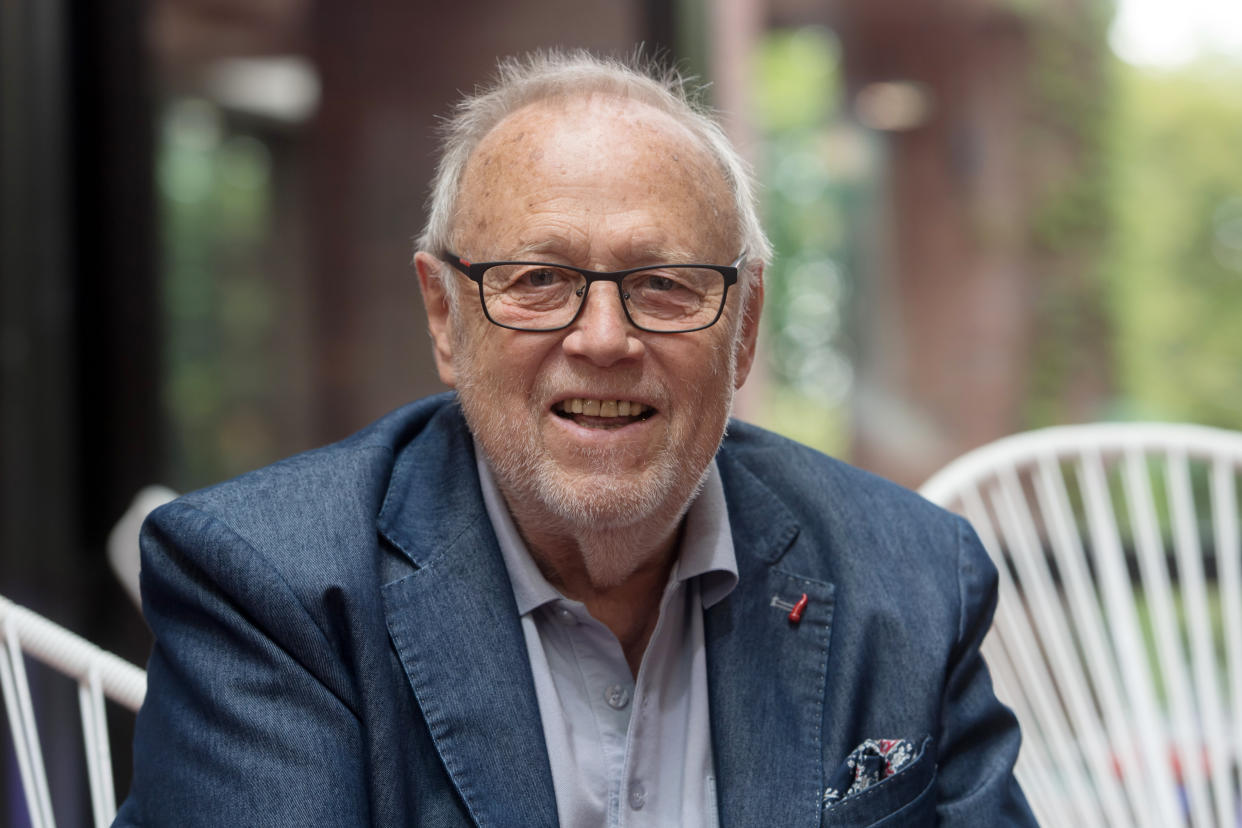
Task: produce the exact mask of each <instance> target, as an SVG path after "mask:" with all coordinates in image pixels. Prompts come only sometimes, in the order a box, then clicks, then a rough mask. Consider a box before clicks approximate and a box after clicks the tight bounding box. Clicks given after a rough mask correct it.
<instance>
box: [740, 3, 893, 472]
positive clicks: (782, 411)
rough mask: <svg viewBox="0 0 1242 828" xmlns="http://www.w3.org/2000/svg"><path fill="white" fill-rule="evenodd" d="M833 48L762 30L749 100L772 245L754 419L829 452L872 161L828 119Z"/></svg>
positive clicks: (818, 38)
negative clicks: (762, 381)
mask: <svg viewBox="0 0 1242 828" xmlns="http://www.w3.org/2000/svg"><path fill="white" fill-rule="evenodd" d="M838 51H839V50H838V44H837V41H836V38H835V36H834V35H833V34H832V33H831V32H830V31H828V30H827V29H824V28H820V27H804V28H799V29H791V30H776V31H772V32H769V33H768V34H767V35H766V36H765V37H764V38H763V40H762V41H761V42H760V46H759V49H758V51H757V53H756V57H755V66H754V74H753V79H754V84H755V86H754V89H753V94H752V95H751V98H752V100H754V101H755V107H756V109H755V112H754V113H753V118H754V122H755V125H756V127H757V128H758V130H759V132H760V134H761V136H762V139H763V140H762V150H761V156H760V158H759V159H758V173H759V178H760V180H761V181H762V184H763V186H762V189H761V193H760V195H761V199H762V202H763V210H764V222H765V227H766V229H767V231H768V233H769V235H770V236H771V239H772V243H773V245H774V246H775V248H776V250H777V256H776V260H775V261H774V262H773V263H772V266H771V267H770V268H769V269H768V272H767V274H766V279H765V306H764V317H765V319H764V327H763V331H764V337H765V340H764V344H765V354H766V359H767V366H766V367H767V377H768V382H769V388H768V390H767V393H766V394H765V399H764V400H763V403H762V406H763V407H762V409H761V410H760V411H759V412H758V417H757V419H758V420H759V421H760V422H761V423H762V424H764V425H766V426H767V427H769V428H772V429H775V430H776V431H779V432H781V433H783V434H786V435H788V436H790V437H793V438H794V439H796V440H799V441H801V442H803V443H806V444H808V445H811V446H814V447H816V448H818V449H820V450H822V451H826V452H828V453H833V454H842V453H844V451H845V448H846V444H847V441H848V433H849V432H848V426H849V421H848V407H847V405H846V400H847V397H848V394H849V392H850V390H851V387H852V381H853V374H852V368H851V362H850V359H849V357H848V356H847V355H848V353H849V350H850V340H851V332H850V329H849V325H848V320H850V319H851V318H852V316H853V315H852V314H851V313H850V312H849V310H848V309H849V306H850V300H851V296H852V295H853V292H854V291H853V284H854V278H855V276H854V272H855V271H854V268H853V263H854V259H855V258H856V247H855V245H856V242H855V239H857V237H858V235H859V234H858V233H857V232H856V230H857V228H858V224H859V222H860V221H861V216H862V214H863V213H864V212H865V210H864V209H863V204H864V203H865V201H866V200H867V199H868V198H869V195H870V189H869V185H870V182H872V181H873V180H874V164H875V161H874V158H873V149H872V147H871V145H870V144H869V143H868V141H867V139H866V137H865V136H864V135H863V134H862V133H861V131H859V130H858V129H857V128H856V127H853V126H850V125H848V124H845V123H844V122H843V121H842V120H841V119H839V118H837V114H838V113H837V108H838V106H839V103H840V99H841V90H840V84H841V80H840V76H839V63H840V58H839V54H838Z"/></svg>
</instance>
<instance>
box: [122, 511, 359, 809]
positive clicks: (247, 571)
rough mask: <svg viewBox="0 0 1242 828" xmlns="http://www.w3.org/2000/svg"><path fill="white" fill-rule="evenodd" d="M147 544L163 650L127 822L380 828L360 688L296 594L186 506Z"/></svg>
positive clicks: (148, 593)
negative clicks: (370, 792)
mask: <svg viewBox="0 0 1242 828" xmlns="http://www.w3.org/2000/svg"><path fill="white" fill-rule="evenodd" d="M141 546H142V588H143V610H144V613H145V615H146V618H147V623H148V624H149V625H150V627H151V630H152V632H153V633H154V635H155V644H154V648H153V650H152V653H151V657H150V661H149V664H148V673H147V676H148V679H147V680H148V685H147V695H146V699H145V701H144V702H143V705H142V709H141V710H140V711H139V714H138V720H137V725H136V731H135V738H134V779H133V785H132V788H131V791H130V795H129V797H128V799H127V800H126V801H125V803H124V804H123V806H122V808H121V810H120V813H119V814H118V817H117V821H116V823H115V824H117V825H184V826H194V825H204V826H207V825H211V826H216V825H265V826H276V825H290V826H293V825H297V826H304V825H363V824H367V823H369V822H370V817H371V815H370V813H369V810H368V809H369V805H368V800H367V796H366V781H365V768H364V767H363V762H362V757H363V755H364V747H363V744H362V741H363V736H362V728H361V727H360V724H359V719H358V716H357V715H356V712H355V711H356V704H355V703H354V699H353V698H352V694H353V690H352V685H351V683H350V681H349V679H348V677H347V674H346V671H345V670H344V669H343V668H342V666H341V664H340V663H339V659H338V658H336V657H335V656H334V655H333V648H332V647H330V646H329V642H328V640H327V638H326V636H325V635H324V632H323V630H321V629H320V628H319V627H318V626H317V625H316V624H315V623H314V621H313V620H312V618H311V616H310V614H309V613H308V612H307V610H306V608H305V607H304V606H303V604H302V603H301V602H300V601H299V600H298V597H297V595H296V594H295V591H294V590H293V589H292V588H291V587H290V585H289V584H288V583H287V582H286V581H285V579H284V578H282V577H281V575H280V574H279V572H278V571H277V570H276V569H275V568H273V567H272V566H271V565H270V564H269V563H268V562H266V561H265V560H264V559H263V557H262V556H261V555H260V554H258V553H257V552H256V551H255V549H254V548H252V546H251V544H250V543H248V542H247V541H246V540H245V539H243V538H242V537H240V536H239V535H238V534H236V533H235V532H234V531H233V530H231V529H230V528H229V527H228V526H226V525H225V524H224V523H223V522H222V521H221V520H219V519H217V518H215V517H212V516H211V515H209V514H207V513H205V512H203V511H200V510H199V509H197V508H195V507H194V506H193V505H189V504H187V503H186V502H184V501H177V502H174V503H172V504H169V505H168V506H165V507H163V508H162V509H160V510H158V511H157V512H156V513H155V514H153V515H152V517H151V518H150V519H149V520H148V521H147V524H146V526H145V527H144V529H143V536H142V541H141Z"/></svg>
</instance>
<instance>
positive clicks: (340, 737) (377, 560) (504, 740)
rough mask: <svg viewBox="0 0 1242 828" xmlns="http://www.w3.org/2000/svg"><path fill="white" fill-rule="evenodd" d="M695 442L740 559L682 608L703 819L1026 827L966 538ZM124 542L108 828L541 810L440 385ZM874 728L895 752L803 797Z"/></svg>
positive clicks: (523, 689) (509, 635)
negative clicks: (122, 732) (707, 739)
mask: <svg viewBox="0 0 1242 828" xmlns="http://www.w3.org/2000/svg"><path fill="white" fill-rule="evenodd" d="M717 459H718V463H719V467H720V473H721V476H722V478H723V481H724V488H725V494H726V498H727V501H728V506H729V519H730V524H731V527H732V531H733V542H734V546H735V548H736V552H737V564H738V569H739V576H740V581H739V583H738V586H737V588H736V589H735V590H734V592H733V593H732V594H731V595H730V596H729V597H728V598H727V599H726V600H724V601H722V602H721V603H719V604H717V605H716V606H714V607H713V608H712V609H711V610H710V611H709V612H708V613H707V615H706V636H707V667H708V673H709V685H710V698H711V721H712V745H713V751H714V755H715V763H716V778H717V791H718V799H719V802H718V806H719V817H720V822H721V825H723V826H769V825H772V826H816V825H825V826H862V825H902V826H906V825H932V824H936V823H937V822H939V823H943V824H946V825H979V826H998V825H1010V824H1033V822H1034V821H1033V819H1032V818H1031V816H1030V813H1029V811H1028V809H1027V806H1026V802H1025V800H1024V799H1023V796H1022V793H1021V791H1020V790H1019V788H1018V785H1017V783H1016V782H1015V781H1014V779H1013V776H1012V766H1013V762H1014V759H1015V757H1016V755H1017V752H1018V741H1019V736H1018V729H1017V725H1016V723H1015V721H1014V719H1013V717H1012V715H1011V714H1010V712H1009V711H1008V710H1007V709H1006V708H1004V707H1003V706H1002V705H1001V704H1000V703H998V702H997V700H996V698H995V696H994V695H993V693H992V686H991V681H990V679H989V677H988V673H987V669H986V668H985V666H984V663H983V660H982V659H981V657H980V655H979V649H978V648H979V642H980V640H981V639H982V637H983V635H984V633H985V632H986V631H987V628H988V624H989V622H990V618H991V613H992V608H993V605H994V601H995V580H996V574H995V570H994V568H993V567H992V565H991V563H990V562H989V561H988V559H987V557H986V555H985V553H984V552H983V550H982V549H981V548H980V546H979V543H978V541H977V540H976V539H975V536H974V534H973V533H972V532H971V530H970V529H969V528H968V526H967V525H966V524H965V523H964V522H963V521H961V520H960V519H958V518H955V517H953V516H951V515H949V514H947V513H945V512H942V511H940V510H939V509H937V508H935V507H933V506H931V505H930V504H928V503H927V502H925V501H923V500H922V499H920V498H919V497H917V496H916V495H914V494H912V493H910V492H908V491H906V490H904V489H901V488H899V487H897V486H894V485H892V484H890V483H887V482H884V481H882V480H880V479H878V478H875V477H872V476H870V475H867V474H865V473H863V472H860V471H858V470H855V469H852V468H850V467H848V466H846V465H844V464H842V463H839V462H837V461H834V460H832V459H830V458H827V457H824V456H823V455H821V454H818V453H816V452H813V451H811V450H810V449H807V448H804V447H802V446H799V445H797V444H795V443H792V442H789V441H787V440H784V439H782V438H779V437H777V436H774V435H772V434H769V433H767V432H764V431H762V430H760V429H757V428H754V427H752V426H747V425H744V424H741V423H736V422H735V423H732V424H731V425H730V429H729V434H728V437H727V438H726V439H725V441H724V444H723V446H722V447H721V449H720V452H719V454H718V458H717ZM142 552H143V557H142V586H143V594H144V612H145V614H146V617H147V619H148V623H149V624H150V626H151V629H152V631H153V632H154V634H155V645H154V648H153V651H152V653H151V658H150V662H149V664H148V670H149V673H148V681H149V689H148V693H147V698H146V702H145V704H144V705H143V707H142V710H141V712H140V713H139V715H138V722H137V733H136V736H135V744H134V752H135V760H134V781H133V787H132V790H131V791H130V795H129V797H128V799H127V801H126V802H125V803H124V804H123V806H122V808H121V812H120V814H119V816H118V818H117V824H120V825H178V826H184V825H198V824H201V825H213V826H215V825H290V826H294V825H296V826H307V825H317V826H329V825H331V826H355V825H366V824H374V825H427V826H468V825H479V826H527V825H529V826H551V825H556V802H555V797H554V794H553V789H552V779H551V774H550V771H549V768H548V759H547V752H546V748H545V746H544V741H543V733H542V728H541V725H540V720H539V711H538V706H537V702H536V699H535V693H534V689H533V685H532V682H531V677H530V668H529V665H528V663H527V658H526V648H525V646H524V644H523V638H522V631H521V627H520V623H519V618H518V614H517V609H516V606H515V604H514V599H513V593H512V590H511V588H510V585H509V581H508V576H507V574H506V572H505V568H504V564H503V562H502V560H501V557H500V552H499V549H498V547H497V544H496V539H495V537H494V535H493V533H492V527H491V524H490V522H489V521H488V518H487V515H486V513H485V511H484V507H483V502H482V498H481V495H480V492H479V483H478V479H477V475H476V473H475V470H474V458H473V447H472V444H471V440H470V435H469V432H468V431H467V429H466V426H465V422H464V420H463V418H462V416H461V413H460V409H459V408H458V406H457V405H456V403H455V398H454V397H453V396H452V395H449V394H446V395H440V396H437V397H432V398H429V399H426V400H422V401H419V402H416V403H413V404H411V405H409V406H407V407H405V408H403V409H401V410H399V411H397V412H394V413H393V414H391V415H389V416H388V417H386V418H385V419H383V420H380V421H379V422H378V423H376V424H374V425H373V426H371V427H370V428H368V429H366V430H364V431H362V432H360V433H358V434H356V435H354V436H353V437H350V438H349V439H347V440H345V441H343V442H341V443H338V444H336V445H333V446H329V447H326V448H323V449H319V450H316V451H312V452H309V453H306V454H303V455H300V456H297V457H294V458H291V459H289V460H286V461H283V462H281V463H277V464H276V465H274V466H271V467H269V468H266V469H262V470H260V471H257V472H253V473H250V474H248V475H244V476H242V477H240V478H238V479H236V480H233V481H230V482H227V483H224V484H221V485H219V486H215V487H213V488H210V489H207V490H204V491H201V492H196V493H194V494H191V495H187V496H186V497H183V498H181V499H180V500H178V501H176V502H174V503H172V504H169V505H168V506H165V507H164V508H162V509H160V510H159V511H157V512H156V513H155V514H154V515H153V516H152V517H151V518H150V519H149V520H148V522H147V524H146V526H145V528H144V533H143V540H142ZM803 594H805V595H806V596H807V602H806V605H805V609H804V610H803V612H802V615H801V619H800V621H798V622H797V623H794V622H792V621H791V620H790V613H789V607H790V605H791V604H794V603H795V602H797V601H798V599H799V598H800V597H801V596H802V595H803ZM874 738H884V739H905V740H910V741H911V742H912V743H913V744H914V745H916V746H917V748H918V753H917V756H916V758H915V759H914V761H912V762H910V763H909V764H908V765H906V766H905V767H904V768H903V769H901V770H900V771H899V772H898V773H896V774H894V775H892V776H890V777H888V778H886V779H884V780H883V781H882V782H880V783H878V784H875V785H873V786H871V787H869V788H866V789H865V790H863V791H861V792H860V793H855V794H853V795H850V796H846V797H845V798H844V799H841V800H840V801H831V802H829V804H828V805H827V806H825V802H826V796H825V788H826V780H828V779H830V778H832V777H833V776H834V774H836V773H837V771H838V770H839V769H840V767H841V765H842V763H843V762H845V761H846V758H847V757H848V756H849V755H850V753H851V751H852V750H853V749H854V748H855V747H856V746H858V745H859V744H861V743H862V742H863V741H864V740H867V739H874Z"/></svg>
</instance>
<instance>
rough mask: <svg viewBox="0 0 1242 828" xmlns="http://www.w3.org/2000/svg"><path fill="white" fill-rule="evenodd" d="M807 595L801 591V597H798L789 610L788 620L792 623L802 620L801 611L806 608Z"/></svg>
mask: <svg viewBox="0 0 1242 828" xmlns="http://www.w3.org/2000/svg"><path fill="white" fill-rule="evenodd" d="M806 605H807V597H806V593H805V592H804V593H802V597H801V598H799V599H798V603H796V604H794V608H793V609H791V610H790V611H789V620H790V622H791V623H793V624H797V623H798V622H799V621H801V620H802V611H803V610H804V609H806Z"/></svg>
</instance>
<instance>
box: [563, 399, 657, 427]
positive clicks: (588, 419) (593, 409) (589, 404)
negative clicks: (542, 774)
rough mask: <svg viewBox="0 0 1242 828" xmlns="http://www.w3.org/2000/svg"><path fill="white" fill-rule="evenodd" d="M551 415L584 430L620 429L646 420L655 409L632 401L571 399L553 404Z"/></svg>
mask: <svg viewBox="0 0 1242 828" xmlns="http://www.w3.org/2000/svg"><path fill="white" fill-rule="evenodd" d="M552 413H553V414H555V415H556V416H558V417H561V418H564V419H566V420H573V421H574V422H576V423H577V424H578V425H580V426H584V427H586V428H621V427H623V426H627V425H629V424H630V423H637V422H641V421H643V420H646V419H648V418H649V417H651V415H652V414H654V413H655V409H654V408H652V407H651V406H649V405H645V404H643V403H640V402H633V401H632V400H591V399H584V398H582V397H571V398H570V399H568V400H561V401H560V402H558V403H555V404H554V405H553V406H552Z"/></svg>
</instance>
